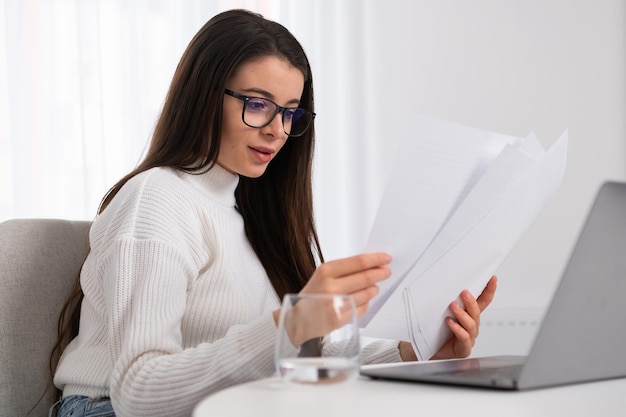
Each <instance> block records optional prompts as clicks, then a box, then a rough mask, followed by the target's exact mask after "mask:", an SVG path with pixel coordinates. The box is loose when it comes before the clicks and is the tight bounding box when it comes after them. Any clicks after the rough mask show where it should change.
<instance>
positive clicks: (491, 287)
mask: <svg viewBox="0 0 626 417" xmlns="http://www.w3.org/2000/svg"><path fill="white" fill-rule="evenodd" d="M497 286H498V278H497V277H496V276H495V275H494V276H492V277H491V279H490V280H489V282H488V283H487V285H486V286H485V289H484V290H483V292H482V293H481V294H480V295H479V296H478V298H477V300H476V301H477V302H478V307H479V308H480V311H484V310H485V309H486V308H487V306H489V304H491V301H492V300H493V297H494V295H495V293H496V288H497Z"/></svg>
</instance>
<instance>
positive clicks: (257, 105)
mask: <svg viewBox="0 0 626 417" xmlns="http://www.w3.org/2000/svg"><path fill="white" fill-rule="evenodd" d="M248 109H250V110H253V111H259V112H260V111H265V110H266V109H267V102H265V100H259V99H250V100H249V101H248Z"/></svg>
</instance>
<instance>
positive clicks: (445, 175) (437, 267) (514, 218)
mask: <svg viewBox="0 0 626 417" xmlns="http://www.w3.org/2000/svg"><path fill="white" fill-rule="evenodd" d="M399 149H400V151H399V153H398V156H397V161H396V163H395V164H394V168H393V170H392V172H391V175H390V178H389V182H388V185H387V187H386V189H385V192H384V194H383V198H382V202H381V204H380V207H379V209H378V212H377V216H376V219H375V221H374V224H373V227H372V230H371V232H370V236H369V239H368V242H367V244H366V248H365V250H366V251H368V252H370V251H384V252H387V253H389V254H391V256H392V257H393V261H392V263H391V265H390V267H391V269H392V276H391V278H389V279H387V280H386V281H383V282H382V283H380V285H379V286H380V290H381V291H380V293H379V295H377V296H376V298H374V300H372V302H371V303H370V308H369V310H368V312H367V313H366V314H365V315H364V316H363V317H362V318H361V319H360V323H361V327H363V330H362V331H363V335H364V336H371V337H379V338H389V339H398V340H408V341H410V342H411V343H412V344H413V348H414V349H415V351H416V353H417V356H418V358H419V359H420V360H427V359H429V358H430V357H431V356H432V355H433V354H434V353H435V352H436V351H437V350H438V349H439V347H440V346H441V345H442V344H443V343H444V342H445V340H447V338H448V337H449V336H450V332H449V330H448V328H447V326H446V325H445V317H446V316H452V314H451V312H450V311H449V309H448V307H449V305H450V303H451V302H452V301H453V300H457V302H459V303H460V304H461V305H463V304H462V302H461V300H460V299H459V294H460V293H461V291H462V290H463V289H468V290H470V291H471V292H472V294H474V296H478V295H479V294H480V293H481V291H482V290H483V288H484V287H485V285H486V283H487V281H488V280H489V278H490V277H491V276H492V275H493V274H494V272H495V270H496V268H497V267H498V266H499V265H500V264H501V263H502V261H503V260H504V259H505V257H506V256H507V255H508V253H509V252H510V251H511V250H512V249H513V247H514V246H515V244H516V243H517V242H518V241H519V240H520V238H521V237H522V236H523V235H524V233H525V232H526V231H527V230H528V229H529V227H530V226H531V225H532V224H533V222H534V221H535V220H536V219H537V217H538V216H539V214H540V212H541V210H542V209H543V208H544V206H545V204H546V203H547V201H548V199H549V198H550V197H551V196H552V195H553V194H554V193H555V192H556V191H557V189H558V188H559V186H560V184H561V181H562V179H563V175H564V173H565V165H566V160H567V132H565V133H563V135H562V136H561V137H560V138H559V139H558V140H557V141H556V142H555V143H554V145H552V147H551V148H550V149H549V150H548V151H544V149H543V147H542V146H541V144H540V143H539V141H538V140H537V138H536V137H534V136H533V135H530V136H529V137H527V138H518V137H513V136H506V135H501V134H497V133H493V132H488V131H483V130H479V129H473V128H468V127H464V126H460V125H456V124H452V123H447V122H443V121H439V120H434V119H426V118H419V119H418V120H417V121H416V129H415V131H413V132H412V133H411V137H410V138H407V139H406V140H405V142H404V143H403V144H402V145H401V146H400V148H399Z"/></svg>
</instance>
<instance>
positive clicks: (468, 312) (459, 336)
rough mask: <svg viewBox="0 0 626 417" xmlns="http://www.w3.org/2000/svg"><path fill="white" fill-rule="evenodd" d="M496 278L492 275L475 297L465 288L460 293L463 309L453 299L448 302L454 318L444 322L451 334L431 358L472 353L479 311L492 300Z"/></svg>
mask: <svg viewBox="0 0 626 417" xmlns="http://www.w3.org/2000/svg"><path fill="white" fill-rule="evenodd" d="M496 287H497V278H496V276H495V275H494V276H492V277H491V279H490V280H489V282H488V283H487V285H486V286H485V289H484V290H483V292H482V293H481V294H480V296H479V297H478V298H477V299H474V297H473V296H472V294H471V293H470V292H469V291H467V290H465V291H463V292H462V293H461V300H463V303H464V304H465V310H463V309H462V308H461V306H460V305H459V304H458V303H457V302H456V301H453V302H452V303H451V304H450V311H452V314H453V315H454V317H455V319H456V320H455V319H453V318H451V317H447V318H446V324H447V325H448V327H449V328H450V331H452V336H450V338H449V339H448V340H447V341H446V343H444V344H443V346H442V347H441V348H440V349H439V350H438V351H437V353H435V354H434V355H433V357H432V358H431V359H453V358H465V357H467V356H469V354H470V353H472V348H473V347H474V344H475V343H476V337H478V328H479V327H480V313H482V312H483V311H484V310H485V308H487V306H488V305H489V304H491V301H492V300H493V296H494V294H495V293H496Z"/></svg>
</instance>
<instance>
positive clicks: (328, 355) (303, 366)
mask: <svg viewBox="0 0 626 417" xmlns="http://www.w3.org/2000/svg"><path fill="white" fill-rule="evenodd" d="M359 365H360V341H359V328H358V323H357V311H356V306H355V303H354V298H353V297H352V296H351V295H337V294H287V295H285V297H284V299H283V303H282V308H281V311H280V316H279V320H278V336H277V340H276V369H277V372H278V374H279V375H280V376H281V377H282V379H284V380H285V381H289V382H296V383H305V384H326V383H334V382H342V381H349V380H352V379H354V378H356V376H357V375H358V372H359Z"/></svg>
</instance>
